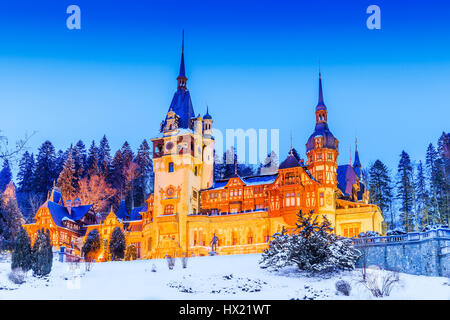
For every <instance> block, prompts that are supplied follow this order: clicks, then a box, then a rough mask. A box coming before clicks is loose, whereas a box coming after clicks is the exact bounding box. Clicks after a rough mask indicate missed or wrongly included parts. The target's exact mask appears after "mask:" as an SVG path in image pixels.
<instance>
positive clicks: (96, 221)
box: [24, 46, 383, 261]
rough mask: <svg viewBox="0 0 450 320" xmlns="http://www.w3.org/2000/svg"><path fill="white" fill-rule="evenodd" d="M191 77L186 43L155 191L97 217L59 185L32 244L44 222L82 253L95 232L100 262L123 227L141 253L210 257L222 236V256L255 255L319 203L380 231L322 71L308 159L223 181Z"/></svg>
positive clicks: (350, 227) (349, 230) (351, 230)
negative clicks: (342, 153)
mask: <svg viewBox="0 0 450 320" xmlns="http://www.w3.org/2000/svg"><path fill="white" fill-rule="evenodd" d="M187 80H188V78H187V77H186V72H185V64H184V46H183V49H182V53H181V64H180V72H179V75H178V77H177V90H176V92H175V94H174V96H173V99H172V102H171V104H170V107H169V110H168V112H167V114H166V116H165V118H164V120H163V121H162V123H161V126H160V133H159V134H158V135H157V136H155V137H154V138H153V139H151V141H152V142H153V170H154V177H155V178H154V193H152V194H150V195H149V197H148V199H147V200H146V204H145V206H144V207H139V208H134V209H133V210H132V211H131V212H129V213H128V212H127V210H126V207H125V202H124V201H122V202H121V204H120V206H119V209H118V210H117V212H114V211H113V210H112V209H111V210H110V212H109V213H108V214H107V215H105V216H100V215H98V214H97V213H95V212H93V210H92V207H91V206H90V205H82V204H81V201H80V200H79V199H77V200H75V201H74V202H73V203H71V202H69V201H66V202H65V201H64V199H63V198H62V196H61V192H60V191H59V190H58V188H56V187H54V188H53V190H52V191H51V193H50V195H49V197H48V199H47V201H46V202H45V203H44V204H43V205H42V206H41V207H40V208H39V209H38V211H37V213H36V215H35V217H34V218H35V222H34V223H31V224H26V225H24V227H25V228H26V230H27V231H28V233H29V235H30V237H31V239H32V241H33V240H34V238H35V234H36V232H37V230H38V229H41V228H46V229H49V230H50V234H51V239H52V243H53V245H54V246H57V247H69V248H70V247H72V248H74V250H75V252H77V247H78V248H80V247H81V246H80V243H82V241H84V240H85V239H86V237H87V235H88V234H89V232H91V231H92V230H94V229H97V230H98V231H99V234H100V238H101V239H102V243H103V245H102V250H100V252H99V253H98V256H97V261H102V260H105V259H106V258H107V257H106V255H107V243H108V241H109V239H110V236H111V233H112V231H113V230H114V229H115V228H116V227H120V228H121V229H122V230H123V231H124V233H125V235H126V242H127V245H131V244H133V245H134V246H135V247H136V248H137V257H138V258H144V259H149V258H162V257H164V256H165V255H170V256H182V255H187V256H192V255H196V256H199V255H208V253H209V251H210V250H211V246H210V242H211V239H212V238H213V236H214V235H216V236H217V237H218V239H219V240H218V243H217V250H216V251H217V253H218V254H241V253H259V252H262V251H263V250H264V249H265V248H267V245H268V242H269V241H270V236H271V235H273V234H274V233H275V232H278V231H281V229H282V227H283V226H284V227H286V228H288V229H290V228H293V227H294V226H295V222H296V214H297V213H298V212H299V210H302V211H303V212H306V211H310V210H314V213H315V214H316V215H318V216H319V219H320V218H321V217H322V216H323V215H325V216H326V217H327V218H328V220H329V221H330V222H331V224H332V227H333V228H334V231H335V232H336V234H338V235H342V236H345V237H353V236H357V235H358V234H359V233H360V232H365V231H377V232H379V233H381V232H382V222H383V218H382V215H381V212H380V210H379V208H378V207H377V206H376V205H373V204H369V203H368V201H369V192H368V190H367V189H366V187H365V185H364V183H363V181H362V166H361V163H360V161H359V155H358V149H357V148H356V151H355V161H354V163H353V165H351V164H349V165H342V166H338V165H337V158H338V155H339V151H338V150H339V149H338V146H339V141H338V139H336V137H334V135H333V134H332V133H331V131H330V129H329V127H328V123H327V115H328V110H327V107H326V105H325V103H324V97H323V90H322V77H321V74H320V72H319V98H318V104H317V106H316V107H315V115H316V123H315V128H314V131H313V133H312V134H311V136H310V137H309V139H308V140H307V142H306V155H307V158H308V159H307V161H306V163H304V161H303V160H299V159H297V158H296V157H295V155H294V154H293V152H292V147H291V151H290V153H289V155H288V156H287V158H286V159H285V160H284V161H282V162H281V164H280V165H279V167H278V170H277V171H276V172H275V173H273V174H265V175H259V176H250V177H241V176H239V175H238V174H237V173H236V172H235V174H234V175H233V176H231V177H230V178H229V179H226V180H220V181H214V142H215V140H214V137H213V134H212V126H213V118H212V117H211V115H210V114H209V111H208V110H207V112H206V114H205V115H204V116H203V117H201V116H200V115H198V116H195V113H194V108H193V105H192V101H191V97H190V93H189V90H188V89H187ZM74 244H75V246H74ZM77 253H79V251H78V252H77Z"/></svg>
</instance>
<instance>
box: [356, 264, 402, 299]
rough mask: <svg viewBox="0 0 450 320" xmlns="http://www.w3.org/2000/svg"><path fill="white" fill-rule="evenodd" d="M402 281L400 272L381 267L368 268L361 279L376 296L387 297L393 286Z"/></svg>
mask: <svg viewBox="0 0 450 320" xmlns="http://www.w3.org/2000/svg"><path fill="white" fill-rule="evenodd" d="M399 281H400V276H399V273H398V272H396V271H387V270H384V269H379V268H371V269H367V273H366V275H365V276H362V277H361V280H360V281H359V282H360V283H362V284H363V285H364V286H365V287H366V288H367V289H368V290H369V291H370V293H372V295H373V296H374V297H376V298H382V297H387V296H389V295H390V294H391V291H392V288H393V287H394V286H395V285H396V284H397V283H398V282H399Z"/></svg>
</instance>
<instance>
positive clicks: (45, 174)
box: [35, 140, 57, 199]
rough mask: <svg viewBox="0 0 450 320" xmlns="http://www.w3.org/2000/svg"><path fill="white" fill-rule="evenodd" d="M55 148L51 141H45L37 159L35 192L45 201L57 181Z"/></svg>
mask: <svg viewBox="0 0 450 320" xmlns="http://www.w3.org/2000/svg"><path fill="white" fill-rule="evenodd" d="M55 159H56V156H55V148H54V147H53V144H52V143H51V142H50V141H48V140H47V141H45V142H44V143H43V144H42V146H41V147H40V148H39V152H38V155H37V157H36V169H35V188H36V189H35V191H36V193H37V194H39V195H40V197H41V199H45V197H46V196H47V194H48V191H49V190H51V188H52V186H53V182H54V181H55V180H56V178H57V175H56V168H55Z"/></svg>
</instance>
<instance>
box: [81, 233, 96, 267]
mask: <svg viewBox="0 0 450 320" xmlns="http://www.w3.org/2000/svg"><path fill="white" fill-rule="evenodd" d="M100 247H101V244H100V235H99V233H98V230H96V229H94V230H92V231H91V232H89V234H88V236H87V238H86V242H85V243H84V245H83V248H82V249H81V250H82V252H83V255H84V257H85V258H86V257H87V258H88V260H89V259H90V258H91V257H90V256H89V255H90V254H91V253H95V252H96V251H98V250H100Z"/></svg>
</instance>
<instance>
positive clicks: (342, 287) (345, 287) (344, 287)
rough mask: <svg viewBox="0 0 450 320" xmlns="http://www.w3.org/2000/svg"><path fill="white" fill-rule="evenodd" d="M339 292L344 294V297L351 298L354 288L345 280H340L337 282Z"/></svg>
mask: <svg viewBox="0 0 450 320" xmlns="http://www.w3.org/2000/svg"><path fill="white" fill-rule="evenodd" d="M335 285H336V290H337V292H339V293H341V294H343V295H344V296H349V295H350V292H351V290H352V286H351V285H350V283H348V282H347V281H345V280H339V281H337V282H336V284H335Z"/></svg>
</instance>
